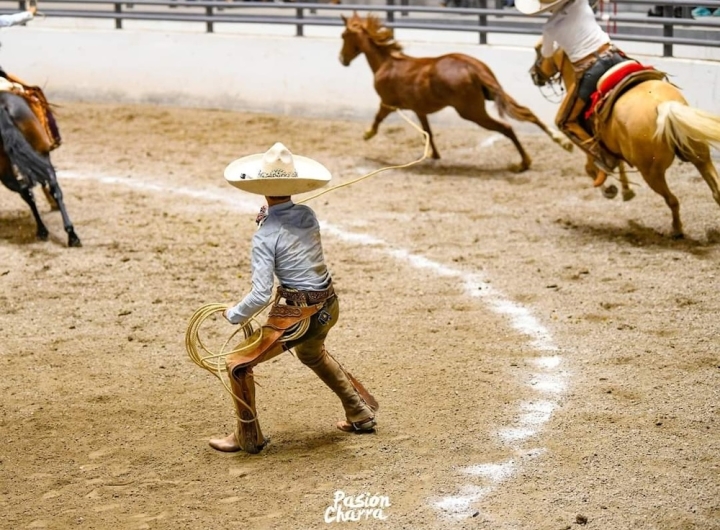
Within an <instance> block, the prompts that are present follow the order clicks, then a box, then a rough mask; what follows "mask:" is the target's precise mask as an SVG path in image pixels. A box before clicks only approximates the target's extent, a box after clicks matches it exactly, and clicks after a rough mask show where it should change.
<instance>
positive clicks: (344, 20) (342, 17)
mask: <svg viewBox="0 0 720 530" xmlns="http://www.w3.org/2000/svg"><path fill="white" fill-rule="evenodd" d="M340 18H341V19H342V21H343V22H344V23H345V25H346V26H347V19H346V18H345V15H343V14H342V13H340Z"/></svg>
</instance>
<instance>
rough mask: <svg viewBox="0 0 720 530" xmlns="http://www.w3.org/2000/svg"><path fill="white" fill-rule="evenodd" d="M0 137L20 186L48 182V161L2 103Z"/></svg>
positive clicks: (49, 167)
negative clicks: (28, 139) (32, 144)
mask: <svg viewBox="0 0 720 530" xmlns="http://www.w3.org/2000/svg"><path fill="white" fill-rule="evenodd" d="M0 139H1V140H2V146H3V148H4V150H5V153H6V154H7V156H8V158H9V159H10V163H11V164H12V165H13V166H15V168H17V171H18V172H19V173H20V175H17V176H18V179H19V180H20V182H21V186H22V187H29V188H31V187H33V186H34V185H35V184H48V183H49V182H50V175H51V169H52V168H51V166H50V162H49V161H48V160H46V159H45V158H43V157H42V156H41V155H40V154H39V153H38V152H37V151H35V149H33V148H32V146H31V145H30V142H28V141H27V139H26V138H25V136H23V134H22V132H21V131H20V129H18V127H17V126H16V125H15V122H14V121H13V119H12V117H11V116H10V112H9V111H8V109H7V108H6V107H4V106H3V105H0Z"/></svg>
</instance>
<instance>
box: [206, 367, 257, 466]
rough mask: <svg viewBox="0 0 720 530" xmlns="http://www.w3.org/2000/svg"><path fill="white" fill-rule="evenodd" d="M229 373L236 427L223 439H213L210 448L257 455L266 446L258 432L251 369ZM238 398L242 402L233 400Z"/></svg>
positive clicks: (238, 369)
mask: <svg viewBox="0 0 720 530" xmlns="http://www.w3.org/2000/svg"><path fill="white" fill-rule="evenodd" d="M228 371H229V372H230V389H231V390H232V392H233V402H234V404H235V413H236V414H237V418H238V419H237V425H236V427H235V432H233V433H231V434H229V435H227V436H226V437H225V438H213V439H211V440H210V447H212V448H213V449H216V450H217V451H225V452H229V453H232V452H236V451H245V452H246V453H250V454H253V455H254V454H257V453H259V452H260V451H262V449H263V448H264V447H265V446H266V445H267V440H266V439H265V438H264V437H263V434H262V431H261V430H260V422H259V421H258V419H257V411H256V410H255V381H254V380H253V375H252V368H240V367H238V368H235V369H233V370H231V371H230V370H228ZM234 396H237V397H238V398H240V399H241V400H242V401H243V402H244V403H243V402H240V401H238V400H237V399H235V397H234Z"/></svg>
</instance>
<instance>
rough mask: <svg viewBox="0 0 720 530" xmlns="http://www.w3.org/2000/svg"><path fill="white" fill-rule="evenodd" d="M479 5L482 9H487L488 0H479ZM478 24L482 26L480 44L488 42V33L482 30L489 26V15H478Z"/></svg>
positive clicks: (479, 34)
mask: <svg viewBox="0 0 720 530" xmlns="http://www.w3.org/2000/svg"><path fill="white" fill-rule="evenodd" d="M478 7H479V8H480V9H487V0H478ZM478 26H480V28H481V29H480V32H479V33H478V36H479V37H480V44H487V33H485V32H483V31H482V28H483V27H484V26H487V15H484V14H483V15H478Z"/></svg>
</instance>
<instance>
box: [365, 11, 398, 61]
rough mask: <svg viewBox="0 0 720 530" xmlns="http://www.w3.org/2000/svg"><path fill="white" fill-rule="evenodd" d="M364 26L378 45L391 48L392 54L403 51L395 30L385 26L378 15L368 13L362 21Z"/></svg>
mask: <svg viewBox="0 0 720 530" xmlns="http://www.w3.org/2000/svg"><path fill="white" fill-rule="evenodd" d="M362 28H363V29H364V30H365V33H367V34H368V37H370V40H372V41H373V43H374V44H375V45H376V46H379V47H380V48H385V49H387V50H389V51H390V53H391V54H401V53H402V49H403V48H402V46H401V45H400V43H398V42H397V41H396V40H395V36H394V34H393V30H392V29H391V28H388V27H386V26H383V24H382V22H380V19H379V18H378V17H376V16H374V15H368V16H367V18H366V19H365V20H363V22H362Z"/></svg>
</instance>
